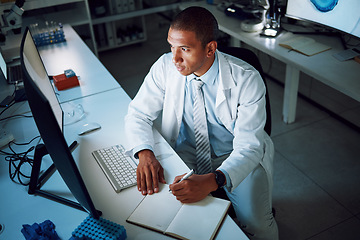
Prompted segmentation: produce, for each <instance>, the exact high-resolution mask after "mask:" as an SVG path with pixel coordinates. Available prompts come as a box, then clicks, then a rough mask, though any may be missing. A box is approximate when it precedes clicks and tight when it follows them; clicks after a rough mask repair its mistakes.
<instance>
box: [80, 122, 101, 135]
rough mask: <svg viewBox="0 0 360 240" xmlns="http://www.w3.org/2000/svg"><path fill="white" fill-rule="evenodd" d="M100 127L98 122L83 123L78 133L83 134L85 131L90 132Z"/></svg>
mask: <svg viewBox="0 0 360 240" xmlns="http://www.w3.org/2000/svg"><path fill="white" fill-rule="evenodd" d="M100 128H101V126H100V124H98V123H95V122H91V123H85V124H84V125H82V126H80V128H79V133H78V134H79V135H80V136H81V135H85V134H87V133H91V132H93V131H95V130H98V129H100Z"/></svg>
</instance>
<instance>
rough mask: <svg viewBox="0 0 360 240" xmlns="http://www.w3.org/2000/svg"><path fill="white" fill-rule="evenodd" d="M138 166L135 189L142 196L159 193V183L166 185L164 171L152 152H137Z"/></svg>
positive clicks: (146, 150)
mask: <svg viewBox="0 0 360 240" xmlns="http://www.w3.org/2000/svg"><path fill="white" fill-rule="evenodd" d="M138 157H139V165H138V166H137V170H136V175H137V187H138V190H139V191H140V192H141V193H142V194H143V195H147V194H150V195H151V194H153V193H157V192H159V182H160V183H166V181H165V177H164V169H163V168H162V166H161V164H160V163H159V161H158V160H157V159H156V158H155V155H154V153H153V152H152V151H150V150H148V149H145V150H142V151H140V152H138Z"/></svg>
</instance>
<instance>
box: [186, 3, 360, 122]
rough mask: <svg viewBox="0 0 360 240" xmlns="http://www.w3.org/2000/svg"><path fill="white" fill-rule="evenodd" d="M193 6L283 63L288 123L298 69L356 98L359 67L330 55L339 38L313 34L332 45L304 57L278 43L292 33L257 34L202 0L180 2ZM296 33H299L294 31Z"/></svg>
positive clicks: (359, 92)
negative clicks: (242, 28) (271, 35)
mask: <svg viewBox="0 0 360 240" xmlns="http://www.w3.org/2000/svg"><path fill="white" fill-rule="evenodd" d="M192 5H197V6H202V7H205V8H206V9H208V10H209V11H211V12H212V13H213V15H214V16H215V17H216V19H217V21H218V23H219V28H220V30H221V31H223V32H225V33H227V34H229V35H230V36H231V37H232V38H233V39H237V40H240V41H242V42H244V43H246V44H248V45H250V46H252V47H254V48H256V49H258V50H260V51H262V52H264V53H266V54H268V55H270V56H272V57H274V58H276V59H278V60H280V61H282V62H284V63H285V64H286V75H285V90H284V91H285V92H284V100H283V120H284V122H285V123H292V122H294V121H295V117H296V103H297V92H298V85H299V73H300V71H302V72H304V73H306V74H307V75H309V76H311V77H313V78H315V79H317V80H319V81H321V82H322V83H324V84H326V85H328V86H330V87H332V88H334V89H336V90H338V91H340V92H342V93H344V94H345V95H347V96H349V97H351V98H353V99H355V100H357V101H360V77H359V76H360V66H359V64H358V63H356V62H355V61H346V62H340V61H338V60H336V59H335V58H334V57H333V56H332V54H334V53H338V52H340V51H342V50H343V48H342V44H341V42H340V40H339V39H337V38H334V37H328V36H319V35H313V36H311V38H314V39H315V40H316V41H318V42H321V43H324V44H327V45H329V46H331V47H332V49H331V50H328V51H325V52H323V53H319V54H316V55H314V56H311V57H307V56H305V55H302V54H300V53H298V52H295V51H291V52H289V50H288V49H286V48H283V47H281V46H279V42H281V41H285V40H287V39H291V38H293V37H295V35H294V34H292V33H289V32H283V33H281V34H280V35H279V36H278V37H276V38H266V37H261V36H260V35H259V34H258V33H247V32H244V31H242V30H241V27H240V22H239V20H238V19H236V18H232V17H228V16H226V15H225V13H223V12H221V11H220V10H218V9H216V6H215V5H209V4H207V3H206V2H205V1H203V2H200V3H196V4H195V3H182V4H180V8H181V9H185V8H187V7H189V6H192ZM296 36H299V34H297V35H296Z"/></svg>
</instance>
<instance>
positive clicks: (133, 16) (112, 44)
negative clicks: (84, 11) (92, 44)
mask: <svg viewBox="0 0 360 240" xmlns="http://www.w3.org/2000/svg"><path fill="white" fill-rule="evenodd" d="M95 2H96V0H89V5H90V8H91V9H92V8H93V7H99V6H95V5H96V4H92V3H95ZM101 2H102V3H103V6H100V7H99V8H101V7H103V8H104V9H105V11H106V12H105V14H102V15H101V16H96V15H95V14H94V12H95V11H94V9H92V11H91V16H92V24H93V26H94V29H96V28H97V29H100V33H101V34H104V35H105V36H106V37H105V38H102V37H101V36H96V38H97V39H99V40H100V41H97V43H98V51H106V50H110V49H113V48H118V47H122V46H127V45H130V44H135V43H139V42H143V41H146V39H147V33H146V24H145V17H144V16H145V15H148V14H153V13H157V12H164V11H168V10H174V9H177V8H178V4H177V3H173V4H166V5H162V6H157V7H151V8H146V9H145V8H143V0H105V1H101ZM124 3H125V5H127V6H128V7H125V9H124V8H122V7H121V4H124ZM119 6H120V7H119ZM130 6H133V7H130ZM95 33H97V34H98V33H99V31H97V30H95Z"/></svg>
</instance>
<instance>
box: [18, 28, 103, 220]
mask: <svg viewBox="0 0 360 240" xmlns="http://www.w3.org/2000/svg"><path fill="white" fill-rule="evenodd" d="M28 37H30V38H31V40H32V41H33V38H32V35H31V32H30V30H29V28H28V27H27V28H26V29H25V31H24V35H23V38H22V41H21V45H20V60H21V66H22V71H23V75H24V88H25V92H26V95H27V98H28V102H29V105H30V109H31V112H32V114H33V117H34V120H35V123H36V126H37V128H38V130H39V133H40V136H41V138H42V140H43V142H44V144H45V147H46V150H47V152H48V153H49V155H50V157H51V159H52V161H53V162H54V164H55V167H56V169H57V170H58V172H59V173H60V175H61V177H62V179H63V180H64V182H65V184H66V185H67V187H68V188H69V190H70V191H71V192H72V194H73V195H74V197H75V198H76V199H77V201H78V202H79V203H80V204H81V206H82V207H83V208H84V209H85V210H86V211H87V212H88V213H90V214H91V215H92V216H93V217H94V218H99V217H100V215H101V212H100V211H98V210H96V208H95V205H94V203H93V201H92V199H91V197H90V194H89V192H88V190H87V188H86V185H85V183H84V181H83V179H82V176H81V174H80V171H79V169H78V167H77V165H76V163H75V160H74V158H73V156H72V154H71V152H70V149H69V147H68V144H67V142H66V140H65V137H64V135H63V132H62V130H61V129H60V126H59V124H58V121H57V120H56V117H55V114H54V112H53V110H52V107H51V106H50V102H49V100H48V99H47V98H46V97H45V95H44V94H43V93H42V91H41V89H40V88H39V86H37V84H36V83H35V82H34V80H33V79H32V77H31V76H30V74H29V73H28V69H27V64H28V63H27V62H26V61H27V60H25V58H26V56H25V55H26V52H24V51H26V49H24V45H25V41H26V40H27V38H28ZM34 44H35V43H34ZM37 54H38V57H39V60H40V61H41V63H42V66H43V67H44V70H45V72H46V69H45V66H44V64H43V62H42V60H41V57H40V54H39V53H38V52H37ZM49 81H50V80H49ZM54 94H55V92H54Z"/></svg>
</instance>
